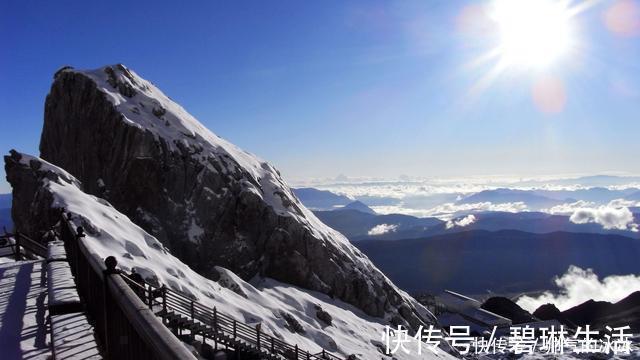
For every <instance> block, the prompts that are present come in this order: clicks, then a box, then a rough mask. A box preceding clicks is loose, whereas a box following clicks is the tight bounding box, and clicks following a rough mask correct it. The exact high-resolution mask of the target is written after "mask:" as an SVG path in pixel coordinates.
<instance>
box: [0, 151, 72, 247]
mask: <svg viewBox="0 0 640 360" xmlns="http://www.w3.org/2000/svg"><path fill="white" fill-rule="evenodd" d="M4 163H5V171H6V173H7V181H8V182H9V183H10V184H11V186H12V187H13V206H12V207H11V217H12V218H13V219H14V222H15V225H16V228H17V229H20V231H21V232H22V233H24V234H26V235H27V236H29V237H30V238H32V239H37V240H39V239H41V238H42V237H43V236H44V235H45V233H46V232H47V231H49V230H50V229H51V228H52V226H53V225H54V224H56V223H57V222H58V221H59V220H60V212H59V211H57V210H55V208H54V207H53V206H51V205H52V204H53V202H54V199H53V196H52V194H51V192H48V191H43V190H42V189H41V182H42V181H44V180H46V179H51V180H58V179H57V178H58V177H59V176H60V175H58V174H56V173H52V172H50V171H47V166H46V164H43V163H42V162H41V161H39V160H38V159H35V158H30V157H27V156H25V155H23V154H20V153H18V152H16V151H15V150H11V153H10V155H8V156H5V157H4ZM63 180H64V181H68V182H69V181H74V180H75V179H72V178H71V177H69V178H65V179H63Z"/></svg>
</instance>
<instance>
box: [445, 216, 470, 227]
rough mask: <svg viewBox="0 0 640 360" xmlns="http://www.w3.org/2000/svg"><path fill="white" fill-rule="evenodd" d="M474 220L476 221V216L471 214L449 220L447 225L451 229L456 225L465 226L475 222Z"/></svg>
mask: <svg viewBox="0 0 640 360" xmlns="http://www.w3.org/2000/svg"><path fill="white" fill-rule="evenodd" d="M474 222H476V216H475V215H473V214H471V215H467V216H465V217H463V218H462V219H458V220H449V221H447V224H446V226H447V229H451V228H453V227H455V226H460V227H465V226H467V225H471V224H473V223H474Z"/></svg>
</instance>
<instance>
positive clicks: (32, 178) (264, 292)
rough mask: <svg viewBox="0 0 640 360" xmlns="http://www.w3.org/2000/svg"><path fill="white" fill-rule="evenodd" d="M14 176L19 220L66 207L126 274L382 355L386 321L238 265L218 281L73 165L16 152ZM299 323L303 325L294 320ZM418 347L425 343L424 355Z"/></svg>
mask: <svg viewBox="0 0 640 360" xmlns="http://www.w3.org/2000/svg"><path fill="white" fill-rule="evenodd" d="M5 164H6V166H5V167H6V169H7V176H8V180H9V182H10V183H11V185H12V186H13V192H14V196H15V199H16V201H14V210H15V211H16V212H17V213H19V214H21V216H20V217H18V218H16V226H17V227H18V228H20V229H21V230H23V231H27V232H28V234H29V235H31V236H33V237H38V236H39V235H41V234H42V233H43V232H44V231H45V230H49V229H51V228H53V227H55V226H56V223H57V222H58V220H59V216H60V211H59V209H61V208H63V209H64V210H65V211H66V212H67V213H68V214H69V215H70V216H71V219H72V221H73V222H74V225H76V226H82V227H83V228H84V229H85V232H86V236H85V237H84V238H82V239H81V240H80V241H83V242H84V244H85V245H86V246H87V248H88V250H89V252H90V253H91V255H92V256H94V257H96V260H98V261H103V259H105V258H106V257H107V256H115V257H116V258H117V260H118V266H119V268H120V269H121V270H123V271H125V272H127V273H128V272H130V271H132V270H133V269H135V271H136V272H137V273H139V274H141V275H142V276H143V277H144V278H145V279H146V280H147V281H149V282H151V283H156V284H158V285H160V284H164V285H166V286H168V287H169V288H170V289H172V290H175V291H179V292H182V293H184V294H186V295H188V296H190V297H191V298H192V299H194V300H196V301H198V302H200V303H202V304H204V305H206V306H208V307H216V308H217V309H218V311H221V312H223V313H225V314H228V315H230V316H232V317H234V318H235V319H236V320H238V321H241V322H243V323H246V324H249V325H251V326H255V325H257V324H261V330H262V331H263V332H266V333H267V334H270V335H273V336H275V337H277V338H280V339H283V340H284V341H286V342H289V343H290V344H297V345H298V346H300V347H301V348H302V349H305V350H309V351H311V352H319V351H321V349H323V348H324V349H325V350H328V351H331V352H333V353H334V354H337V355H340V356H341V357H345V358H346V357H347V356H349V355H352V354H354V355H356V356H357V358H358V359H377V358H380V357H381V356H382V355H381V353H380V349H381V348H383V347H384V346H383V344H384V343H383V341H382V339H381V336H382V333H383V331H384V326H385V324H386V321H385V320H384V319H381V318H374V317H371V316H368V315H366V314H365V313H364V312H363V311H362V310H360V309H358V308H356V307H355V306H353V305H350V304H347V303H345V302H343V301H341V300H338V299H332V298H331V297H330V296H328V295H326V294H322V293H319V292H316V291H310V290H307V289H303V288H300V287H296V286H292V285H289V284H286V283H282V282H279V281H277V280H274V279H271V278H255V279H253V281H251V282H247V281H245V280H243V279H241V278H240V277H238V276H237V275H236V274H234V273H233V272H232V271H230V270H228V269H225V268H223V267H214V271H215V272H216V280H215V281H214V280H210V279H207V278H205V277H203V276H201V275H200V274H198V273H196V272H195V271H194V270H193V269H191V268H190V267H189V266H187V265H186V264H184V263H183V262H182V261H180V260H179V259H177V258H176V257H174V256H173V255H172V254H171V253H170V252H169V251H168V250H167V249H166V248H165V246H163V245H162V244H161V243H160V242H159V241H158V240H157V239H156V238H155V237H154V236H153V235H151V234H149V233H148V232H147V231H145V230H144V229H142V228H141V227H139V226H138V225H136V224H134V223H133V222H132V221H131V220H130V219H129V218H128V217H127V216H126V215H124V214H122V213H120V212H119V211H118V210H117V209H115V208H114V207H113V206H111V205H110V204H109V203H108V202H107V201H106V200H104V199H101V198H99V197H96V196H93V195H89V194H87V193H85V192H83V191H82V190H81V188H82V185H81V183H80V182H79V181H78V180H76V179H74V178H73V177H72V176H71V175H69V174H68V173H67V172H66V171H65V170H63V169H61V168H58V167H56V166H54V165H51V164H50V163H48V162H46V161H44V160H42V159H38V158H36V157H33V156H30V155H26V154H21V153H18V152H15V151H14V152H12V153H11V155H10V156H6V157H5ZM292 323H294V324H296V325H295V328H292V326H291V324H292ZM405 346H414V348H413V351H412V353H411V354H405V353H402V352H400V353H398V354H397V355H396V356H395V357H396V358H397V359H408V360H413V359H452V358H453V357H451V356H450V355H448V354H447V353H445V352H444V351H439V352H438V354H434V353H432V352H431V351H430V350H428V349H427V345H426V344H418V343H417V342H413V343H412V344H408V345H405ZM417 346H421V347H422V350H421V351H422V355H418V353H417Z"/></svg>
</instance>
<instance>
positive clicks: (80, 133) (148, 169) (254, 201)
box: [40, 65, 434, 328]
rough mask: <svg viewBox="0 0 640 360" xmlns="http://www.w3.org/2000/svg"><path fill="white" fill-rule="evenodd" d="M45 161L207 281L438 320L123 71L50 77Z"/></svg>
mask: <svg viewBox="0 0 640 360" xmlns="http://www.w3.org/2000/svg"><path fill="white" fill-rule="evenodd" d="M248 131H250V130H249V129H248ZM40 151H41V157H42V158H43V159H45V160H47V161H50V162H51V163H53V164H56V165H58V166H60V167H62V168H64V169H66V170H67V171H68V172H69V173H70V174H72V175H73V176H75V177H77V178H78V179H79V180H80V181H81V182H82V184H83V190H84V191H85V192H88V193H91V194H94V195H97V196H100V197H103V198H105V199H106V200H108V201H109V202H110V203H111V204H112V205H113V206H114V207H115V208H116V209H118V210H119V211H121V212H123V213H124V214H126V215H127V216H128V217H130V218H131V219H132V220H133V221H134V222H135V223H137V224H138V225H140V226H141V227H142V228H144V229H145V230H147V231H148V232H149V233H151V234H152V235H154V236H155V237H156V238H158V239H159V240H160V241H161V242H162V243H164V244H165V245H166V246H167V247H168V248H169V249H170V250H171V251H172V253H173V254H174V255H176V256H177V257H178V258H180V259H182V260H183V261H184V262H185V263H187V264H189V265H190V266H191V267H192V268H194V269H195V270H196V271H198V272H199V273H201V274H203V275H205V276H208V277H215V276H216V271H215V268H214V267H215V266H216V265H220V266H223V267H226V268H229V269H231V270H233V271H234V272H235V273H237V274H238V275H240V276H241V277H243V278H245V279H249V278H252V277H254V276H256V275H263V276H268V277H272V278H275V279H277V280H280V281H283V282H287V283H290V284H294V285H297V286H301V287H304V288H307V289H311V290H316V291H320V292H323V293H327V294H330V295H331V296H334V297H336V298H339V299H342V300H344V301H346V302H349V303H351V304H353V305H355V306H357V307H359V308H361V309H362V310H364V311H365V312H366V313H367V314H369V315H373V316H380V317H386V318H387V319H388V320H390V321H391V322H392V323H394V324H404V325H409V326H410V327H412V328H416V327H417V326H418V325H420V324H424V323H431V322H433V321H434V319H433V316H432V315H431V314H430V313H429V312H428V311H427V310H426V309H425V308H424V307H423V306H422V305H420V304H418V303H417V302H416V301H415V300H414V299H413V298H411V297H409V296H408V295H407V294H405V293H404V292H402V291H400V290H399V289H398V288H397V287H395V285H393V284H392V283H391V282H390V280H388V279H387V278H386V277H385V276H384V275H383V274H382V273H381V272H380V271H379V270H378V269H377V268H376V267H375V266H374V265H373V264H372V263H371V262H370V261H369V259H368V258H367V257H366V256H365V255H363V254H362V253H361V252H360V251H359V250H357V249H356V248H355V247H353V246H352V245H351V244H350V243H349V242H348V240H347V239H346V238H345V237H344V236H342V235H341V234H339V233H337V232H335V231H333V230H332V229H330V228H328V227H327V226H325V225H324V224H322V223H321V222H320V221H319V220H318V219H317V218H316V217H315V216H314V215H313V214H312V213H311V212H310V211H309V210H307V209H306V208H305V207H304V206H303V205H302V204H301V203H300V201H299V200H298V199H297V198H296V196H295V195H294V194H293V193H292V191H291V189H290V188H289V187H288V186H287V185H286V183H285V182H284V181H283V179H282V178H281V176H280V174H279V172H278V171H277V170H276V169H274V168H273V167H272V166H271V165H270V164H268V163H266V162H264V161H261V160H259V159H258V158H256V157H255V156H253V155H251V154H249V153H247V152H245V151H243V150H241V149H239V148H237V147H236V146H234V145H233V144H230V143H229V142H227V141H225V140H224V139H221V138H219V137H218V136H216V135H215V134H213V133H211V132H210V131H209V130H207V129H206V128H205V127H204V126H203V125H202V124H200V123H199V122H198V121H197V120H196V119H195V118H193V117H192V116H191V115H189V114H188V113H187V112H186V111H185V110H184V109H183V108H182V107H180V106H179V105H177V104H176V103H174V102H173V101H172V100H170V99H169V98H168V97H166V96H165V95H164V94H163V93H162V92H161V91H160V90H159V89H158V88H156V87H155V86H154V85H153V84H151V83H150V82H148V81H146V80H144V79H142V78H141V77H139V76H138V75H136V74H135V73H134V72H133V71H131V70H129V69H127V68H126V67H124V66H122V65H115V66H107V67H104V68H100V69H97V70H92V71H76V70H73V69H70V68H64V69H61V70H60V71H58V72H57V73H56V75H55V78H54V82H53V85H52V87H51V91H50V93H49V95H48V96H47V100H46V104H45V119H44V127H43V131H42V137H41V141H40Z"/></svg>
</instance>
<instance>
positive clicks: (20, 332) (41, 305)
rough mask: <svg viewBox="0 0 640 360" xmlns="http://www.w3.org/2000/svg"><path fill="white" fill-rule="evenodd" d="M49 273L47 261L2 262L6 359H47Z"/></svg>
mask: <svg viewBox="0 0 640 360" xmlns="http://www.w3.org/2000/svg"><path fill="white" fill-rule="evenodd" d="M46 296H47V274H46V266H44V262H43V261H18V262H8V263H4V264H0V349H2V355H1V356H0V357H1V358H2V359H6V360H14V359H29V360H34V359H47V358H49V357H50V356H51V355H52V354H51V349H50V338H49V332H48V331H47V326H48V325H47V315H48V314H47V309H46Z"/></svg>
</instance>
